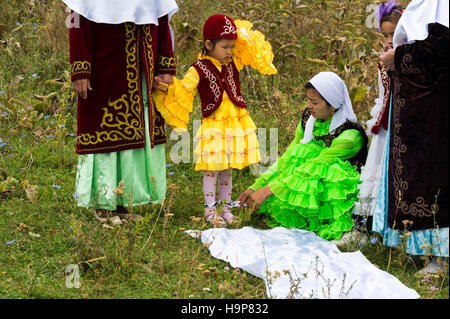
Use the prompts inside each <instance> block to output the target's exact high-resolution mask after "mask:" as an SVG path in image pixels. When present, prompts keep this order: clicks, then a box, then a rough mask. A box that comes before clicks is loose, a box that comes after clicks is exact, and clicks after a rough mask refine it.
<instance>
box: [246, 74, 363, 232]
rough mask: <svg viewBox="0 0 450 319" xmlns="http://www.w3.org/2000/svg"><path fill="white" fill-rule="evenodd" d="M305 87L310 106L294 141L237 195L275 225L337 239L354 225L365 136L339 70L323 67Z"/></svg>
mask: <svg viewBox="0 0 450 319" xmlns="http://www.w3.org/2000/svg"><path fill="white" fill-rule="evenodd" d="M305 88H306V98H307V100H308V105H307V108H306V109H305V110H304V112H303V116H302V120H301V122H300V123H299V125H298V126H297V129H296V133H295V138H294V141H293V142H292V143H291V144H290V145H289V147H288V149H287V150H286V152H285V153H284V154H283V155H282V156H281V157H280V158H279V159H278V161H277V162H276V163H275V164H274V165H272V166H271V167H270V168H269V169H268V171H267V172H265V173H264V174H262V175H261V176H260V177H259V178H258V179H257V180H256V181H255V183H254V184H253V185H251V186H250V188H249V189H247V190H246V191H245V192H243V193H242V194H241V195H240V196H239V199H238V200H239V201H240V202H241V206H247V209H248V208H250V209H252V210H254V211H258V213H260V214H264V215H266V216H267V218H266V223H267V224H268V225H269V226H271V227H277V226H283V227H288V228H300V229H306V230H310V231H314V232H315V233H316V234H318V235H319V236H321V237H323V238H325V239H328V240H334V239H339V238H341V236H342V234H343V233H345V232H347V231H350V230H351V229H352V227H353V219H352V208H353V205H354V203H355V201H356V200H357V196H358V187H357V186H358V184H359V182H360V181H359V180H360V168H361V166H362V165H364V163H365V160H366V157H367V136H366V134H365V131H364V129H363V128H362V126H361V125H359V124H358V123H357V119H356V116H355V114H354V112H353V108H352V104H351V101H350V97H349V94H348V90H347V87H346V85H345V83H344V82H343V81H342V79H341V78H340V77H339V76H338V75H336V74H335V73H333V72H321V73H319V74H317V75H316V76H315V77H313V78H312V79H311V80H310V81H309V82H308V84H307V85H306V86H305Z"/></svg>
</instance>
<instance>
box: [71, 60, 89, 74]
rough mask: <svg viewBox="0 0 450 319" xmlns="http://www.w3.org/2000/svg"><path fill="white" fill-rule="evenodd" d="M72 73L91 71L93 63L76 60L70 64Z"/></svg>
mask: <svg viewBox="0 0 450 319" xmlns="http://www.w3.org/2000/svg"><path fill="white" fill-rule="evenodd" d="M70 73H71V74H72V75H77V74H84V73H91V63H90V62H89V61H74V62H73V63H72V64H71V65H70Z"/></svg>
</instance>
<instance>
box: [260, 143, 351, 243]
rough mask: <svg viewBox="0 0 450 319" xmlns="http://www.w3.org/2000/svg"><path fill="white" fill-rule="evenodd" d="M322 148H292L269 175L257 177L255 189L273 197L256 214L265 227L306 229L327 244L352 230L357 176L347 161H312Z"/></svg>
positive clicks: (301, 145)
mask: <svg viewBox="0 0 450 319" xmlns="http://www.w3.org/2000/svg"><path fill="white" fill-rule="evenodd" d="M324 147H325V145H324V143H323V142H322V141H319V142H318V141H312V142H310V143H308V144H302V143H298V144H295V145H293V146H292V147H291V148H289V149H288V150H287V151H286V153H285V154H283V156H282V157H281V158H280V159H279V160H278V163H277V165H278V167H277V170H276V171H275V172H274V173H273V174H271V175H270V174H268V175H267V176H264V174H263V175H262V176H261V177H260V179H262V180H260V181H259V185H267V184H268V185H269V187H270V189H271V191H272V192H273V193H274V196H270V197H268V198H267V200H266V201H265V202H264V203H263V204H262V206H261V208H260V210H259V213H261V214H265V215H266V216H267V217H268V218H266V222H267V224H268V225H269V226H271V227H277V226H283V227H288V228H299V229H306V230H310V231H314V232H315V233H316V234H318V235H319V236H320V237H323V238H325V239H329V240H332V239H339V238H340V237H341V236H342V234H343V233H345V232H347V231H350V230H351V229H352V227H353V219H352V217H351V216H352V208H353V205H354V203H355V201H356V200H357V196H358V188H357V185H358V184H359V183H360V174H359V173H358V171H357V169H356V167H355V166H352V165H351V164H350V162H348V161H343V160H340V159H338V158H335V159H334V160H332V161H331V162H327V161H323V160H316V159H315V158H316V157H317V156H318V155H319V154H320V152H321V151H322V150H323V148H324Z"/></svg>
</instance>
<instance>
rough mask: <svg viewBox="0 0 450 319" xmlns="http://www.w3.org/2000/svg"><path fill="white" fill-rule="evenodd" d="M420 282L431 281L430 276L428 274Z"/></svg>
mask: <svg viewBox="0 0 450 319" xmlns="http://www.w3.org/2000/svg"><path fill="white" fill-rule="evenodd" d="M420 282H430V277H429V276H426V277H424V278H423V279H422V280H421V281H420Z"/></svg>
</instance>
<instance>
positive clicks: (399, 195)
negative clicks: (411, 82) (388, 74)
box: [391, 76, 439, 217]
mask: <svg viewBox="0 0 450 319" xmlns="http://www.w3.org/2000/svg"><path fill="white" fill-rule="evenodd" d="M401 86H402V84H401V83H400V81H399V79H398V77H397V76H395V77H394V92H393V94H394V96H393V98H394V102H395V103H392V105H393V108H392V119H393V130H392V137H391V140H392V157H393V161H392V163H393V164H394V167H395V172H394V174H393V175H394V176H393V185H394V196H395V206H396V209H399V211H401V212H402V213H404V214H405V215H409V214H410V215H412V216H417V217H430V216H432V215H433V213H436V212H437V211H438V210H439V206H437V205H434V204H433V205H431V206H430V205H429V204H427V203H426V202H425V199H424V198H423V197H422V196H418V197H416V200H415V202H414V203H410V204H408V203H406V202H405V200H404V199H403V198H404V195H405V193H406V192H407V190H408V188H409V183H408V182H407V181H406V180H404V179H403V178H402V176H401V175H402V172H403V167H404V166H403V163H402V154H403V153H405V152H406V150H407V147H406V145H405V144H402V140H401V138H400V136H399V133H400V129H401V127H402V125H401V123H400V111H401V108H403V107H404V106H405V99H403V98H401V97H400V94H399V92H400V87H401Z"/></svg>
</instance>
